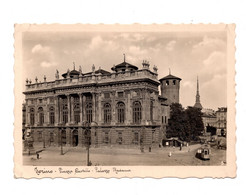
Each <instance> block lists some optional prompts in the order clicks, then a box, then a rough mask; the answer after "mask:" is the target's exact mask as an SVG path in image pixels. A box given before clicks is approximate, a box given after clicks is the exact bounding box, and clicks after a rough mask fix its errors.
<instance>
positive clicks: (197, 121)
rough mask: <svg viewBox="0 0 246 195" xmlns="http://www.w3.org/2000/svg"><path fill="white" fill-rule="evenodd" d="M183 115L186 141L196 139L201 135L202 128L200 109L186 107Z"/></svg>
mask: <svg viewBox="0 0 246 195" xmlns="http://www.w3.org/2000/svg"><path fill="white" fill-rule="evenodd" d="M185 115H186V119H187V128H188V129H187V132H188V141H191V140H198V137H199V136H200V135H202V132H203V130H204V125H203V121H202V112H201V109H199V108H195V107H188V108H187V109H186V110H185Z"/></svg>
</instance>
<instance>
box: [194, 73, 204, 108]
mask: <svg viewBox="0 0 246 195" xmlns="http://www.w3.org/2000/svg"><path fill="white" fill-rule="evenodd" d="M194 107H196V108H200V109H202V104H201V102H200V94H199V80H198V76H197V83H196V103H195V105H194Z"/></svg>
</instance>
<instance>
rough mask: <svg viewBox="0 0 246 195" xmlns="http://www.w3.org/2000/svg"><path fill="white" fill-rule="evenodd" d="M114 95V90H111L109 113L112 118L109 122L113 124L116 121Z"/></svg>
mask: <svg viewBox="0 0 246 195" xmlns="http://www.w3.org/2000/svg"><path fill="white" fill-rule="evenodd" d="M115 96H116V92H115V91H113V92H112V105H111V115H112V120H111V124H112V125H115V124H116V121H117V117H116V110H115V109H116V107H115V104H116V103H115Z"/></svg>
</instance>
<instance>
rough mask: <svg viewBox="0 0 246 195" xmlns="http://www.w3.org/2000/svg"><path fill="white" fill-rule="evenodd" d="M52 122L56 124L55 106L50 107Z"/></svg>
mask: <svg viewBox="0 0 246 195" xmlns="http://www.w3.org/2000/svg"><path fill="white" fill-rule="evenodd" d="M49 111H50V124H52V125H53V124H55V109H54V107H53V106H51V107H50V109H49Z"/></svg>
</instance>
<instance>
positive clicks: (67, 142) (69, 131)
mask: <svg viewBox="0 0 246 195" xmlns="http://www.w3.org/2000/svg"><path fill="white" fill-rule="evenodd" d="M70 141H71V129H70V128H66V146H70V144H71V142H70Z"/></svg>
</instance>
